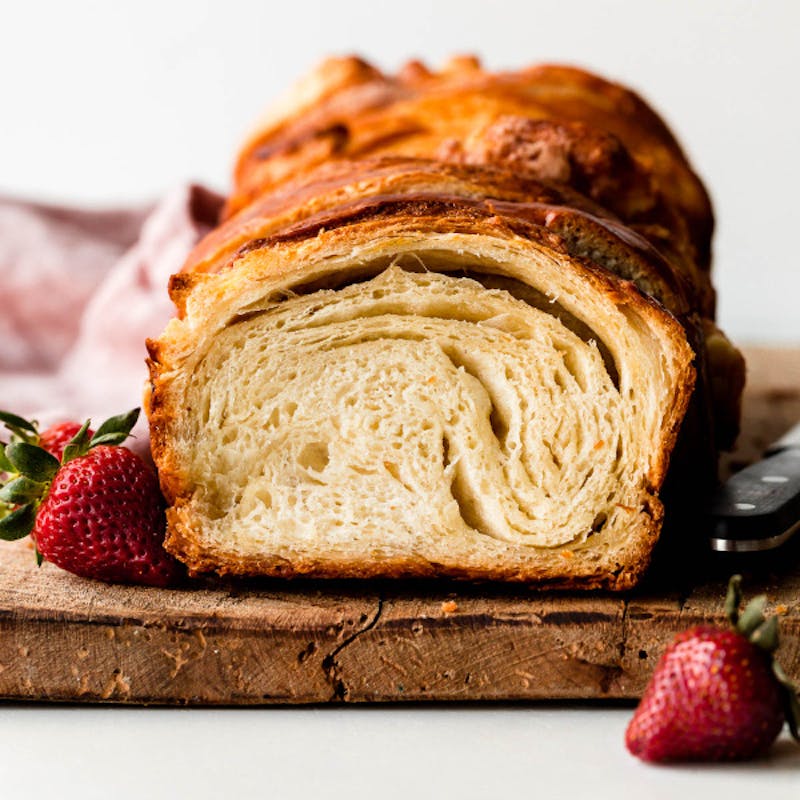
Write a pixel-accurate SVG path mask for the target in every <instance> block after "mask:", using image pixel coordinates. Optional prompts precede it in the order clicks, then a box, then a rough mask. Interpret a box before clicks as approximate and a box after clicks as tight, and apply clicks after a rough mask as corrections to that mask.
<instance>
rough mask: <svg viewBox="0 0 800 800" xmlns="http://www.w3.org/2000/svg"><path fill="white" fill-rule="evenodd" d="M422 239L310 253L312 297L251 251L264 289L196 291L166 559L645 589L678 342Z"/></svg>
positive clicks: (255, 285)
mask: <svg viewBox="0 0 800 800" xmlns="http://www.w3.org/2000/svg"><path fill="white" fill-rule="evenodd" d="M414 238H416V239H417V241H414ZM420 239H421V237H419V235H417V237H412V236H406V237H405V239H400V240H395V241H394V242H386V241H384V242H380V243H374V242H372V243H367V242H364V241H362V242H360V243H356V242H351V243H350V252H348V253H341V252H340V253H337V252H336V248H335V247H333V248H329V249H327V250H326V251H325V252H319V251H318V245H319V242H315V243H314V244H315V247H314V248H312V249H316V250H317V252H313V253H309V254H308V257H309V259H310V262H309V263H304V264H303V268H302V269H301V270H299V272H300V273H301V274H302V275H303V276H304V279H305V286H304V287H298V286H297V285H296V283H295V282H293V281H292V279H291V277H289V276H291V274H293V273H291V272H290V273H289V276H287V275H286V274H285V273H283V271H282V270H281V268H280V264H276V263H275V255H276V254H275V253H263V254H261V253H254V254H250V256H249V259H250V261H251V262H252V266H251V267H250V269H251V270H252V274H251V279H252V283H251V289H250V291H249V292H243V291H242V290H241V286H240V285H238V284H237V282H236V275H237V272H235V271H234V272H232V273H230V274H229V275H227V276H226V275H220V276H214V277H213V278H209V277H206V276H203V277H204V278H205V281H207V283H206V284H205V285H203V281H201V283H200V284H198V285H196V286H195V287H194V288H193V292H192V294H191V299H192V301H193V302H192V303H190V306H189V308H188V312H189V313H188V316H187V319H185V320H180V321H178V320H175V321H173V323H171V328H172V330H171V331H168V332H169V333H170V341H171V342H176V341H177V342H180V341H181V340H183V339H184V338H185V340H186V341H187V342H191V346H190V347H187V348H184V347H182V346H180V344H179V345H178V348H177V350H176V353H178V354H179V355H178V358H179V360H180V361H181V362H182V363H181V368H180V370H179V371H173V372H171V373H170V372H168V371H167V366H168V364H169V362H170V359H171V358H172V356H171V355H170V352H169V351H167V350H166V349H165V350H162V351H160V354H159V358H160V359H161V360H162V370H161V380H162V381H164V380H167V381H170V382H171V384H172V385H171V387H170V396H171V398H172V400H171V405H170V408H169V410H168V413H165V414H163V415H160V414H159V413H158V412H157V410H156V412H155V413H154V424H155V425H157V426H158V425H160V424H167V425H168V426H169V441H170V447H169V450H168V451H167V450H166V449H162V450H161V451H159V452H158V453H157V455H158V457H159V458H160V459H161V461H162V469H163V471H164V473H166V474H173V475H174V476H175V477H176V479H175V480H173V482H172V483H171V484H170V483H169V482H168V487H170V488H171V493H172V494H173V495H174V498H173V499H174V505H173V508H172V509H171V511H170V518H171V526H170V547H171V548H172V549H173V551H175V552H177V553H179V554H180V555H181V557H182V558H184V559H185V560H186V561H187V562H188V563H190V565H192V566H193V567H194V568H196V569H204V568H208V567H209V566H213V568H215V569H217V570H220V569H221V571H228V572H244V573H257V574H264V573H266V574H289V575H291V574H313V575H336V576H371V575H393V574H405V575H409V574H410V575H432V574H449V575H455V576H462V577H478V578H481V577H485V578H507V579H520V580H538V581H543V582H549V583H551V584H554V585H560V584H563V585H567V584H571V585H581V584H584V585H607V586H622V585H628V584H629V583H630V582H631V581H632V580H634V579H635V577H636V576H637V575H638V574H639V572H640V571H641V570H642V569H643V568H644V566H645V564H646V562H647V554H648V553H649V550H650V548H651V546H652V542H653V539H654V537H655V536H656V534H657V530H658V523H659V521H660V515H661V508H660V504H659V502H658V500H657V499H656V498H655V489H656V488H657V487H658V485H659V484H660V482H661V480H662V479H663V472H664V470H665V467H666V463H665V459H664V452H665V447H666V448H668V447H669V443H670V442H671V441H672V439H674V435H675V430H676V428H677V424H678V421H679V419H680V416H681V414H682V412H683V409H684V407H685V402H686V397H687V396H688V392H687V386H690V383H691V377H692V370H691V366H690V362H691V359H692V353H691V351H690V349H689V348H688V346H686V344H685V342H684V341H683V340H682V337H681V335H680V327H679V326H678V325H677V323H675V322H674V320H671V318H669V317H668V316H667V315H665V314H663V312H661V311H659V310H656V309H654V308H652V307H651V306H649V305H648V304H646V303H642V302H641V301H640V298H639V296H638V295H637V294H636V293H635V291H631V292H629V297H627V298H625V297H624V296H619V295H616V294H614V293H613V292H611V291H610V287H605V288H606V289H607V290H608V291H607V292H606V293H603V292H598V291H597V286H593V285H592V283H593V281H592V279H591V276H587V275H586V274H583V275H581V274H578V273H580V272H581V271H582V268H580V267H577V268H576V266H575V265H574V264H573V263H572V262H570V261H569V260H568V259H565V258H564V257H563V256H558V255H556V254H554V253H547V252H546V251H541V250H538V249H536V248H533V247H531V245H530V243H527V242H525V243H523V242H521V241H520V242H517V243H516V247H513V246H512V247H510V248H509V247H508V245H506V247H505V248H503V247H498V243H497V242H495V241H493V240H492V239H491V237H485V240H484V241H483V242H482V243H480V244H479V246H476V244H478V243H476V241H475V240H474V237H459V236H456V235H444V236H438V237H435V236H434V237H432V236H427V237H424V239H422V240H421V241H420ZM359 245H360V246H359ZM515 250H516V251H517V252H516V253H515V252H514V251H515ZM470 251H471V252H470ZM292 253H293V255H294V257H295V258H302V255H301V254H300V253H299V252H298V251H297V250H296V249H294V250H293V251H292ZM515 255H516V257H517V260H516V261H515V258H514V257H515ZM487 256H488V257H487ZM387 262H388V263H387ZM295 266H296V265H295ZM239 269H240V270H241V269H242V267H240V268H239ZM245 269H246V268H245ZM294 274H296V272H295V273H294ZM273 276H274V277H273ZM309 279H311V280H310V281H309ZM295 280H296V279H295ZM597 280H600V282H601V283H602V280H601V279H600V278H596V279H595V281H597ZM315 283H316V284H317V286H319V287H324V286H325V285H326V284H328V285H330V284H333V285H332V286H331V287H330V288H316V286H315V285H314V284H315ZM234 284H237V285H234ZM297 290H299V291H301V292H302V293H298V291H297ZM204 291H213V303H212V302H205V300H204V299H203V297H202V295H203V292H204ZM229 297H230V299H228V298H229ZM194 314H197V316H198V319H199V317H201V316H202V317H204V319H203V321H202V324H199V325H198V324H197V322H196V320H193V316H194ZM186 487H191V488H190V490H189V491H188V492H186V491H185V489H186Z"/></svg>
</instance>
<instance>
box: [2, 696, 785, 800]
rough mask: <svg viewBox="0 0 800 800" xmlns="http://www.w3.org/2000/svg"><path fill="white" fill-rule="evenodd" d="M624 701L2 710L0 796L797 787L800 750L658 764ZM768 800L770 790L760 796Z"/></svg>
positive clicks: (582, 793)
mask: <svg viewBox="0 0 800 800" xmlns="http://www.w3.org/2000/svg"><path fill="white" fill-rule="evenodd" d="M630 716H631V709H630V708H628V707H625V708H620V707H608V706H606V707H603V706H588V705H584V704H579V705H575V704H557V705H551V704H546V705H529V706H482V707H481V706H435V707H434V706H431V707H426V706H415V707H402V706H395V707H386V706H384V707H348V708H286V707H283V708H247V709H185V708H179V709H166V708H122V707H108V706H103V707H79V706H64V707H59V706H48V705H17V704H5V705H3V704H0V731H1V732H2V739H3V741H2V745H0V797H2V798H3V800H17V799H18V798H25V799H26V800H27V799H28V798H32V799H34V800H35V799H36V798H40V797H41V798H59V800H72V798H75V799H76V800H77V799H78V798H80V799H81V800H93V799H94V798H98V799H100V798H102V799H103V800H128V799H129V798H130V800H134V799H135V800H160V798H180V797H191V798H193V800H202V798H229V797H230V798H249V797H263V798H270V799H271V800H283V799H284V798H286V799H289V800H291V798H304V799H306V798H309V799H311V798H313V799H314V800H317V799H318V798H347V799H348V800H358V799H359V798H368V799H369V800H378V798H380V799H381V800H392V799H393V798H403V800H407V799H408V798H412V799H413V800H417V798H420V799H421V798H432V797H436V798H450V797H452V798H458V799H459V800H470V798H492V800H499V798H504V797H526V798H538V797H544V798H548V800H554V799H555V798H562V797H563V798H575V799H577V800H579V799H580V798H588V797H592V798H601V799H602V798H614V799H615V800H621V799H622V798H627V797H635V798H642V799H643V800H661V798H664V800H675V799H676V798H680V800H691V798H702V800H710V799H711V798H723V797H724V798H725V800H739V798H742V799H743V798H748V800H752V798H754V797H758V795H759V792H764V793H767V792H768V796H769V798H770V799H771V800H782V798H792V800H796V798H797V797H798V796H800V747H798V746H796V745H795V744H794V743H792V742H791V741H790V740H789V738H788V735H787V734H786V733H784V735H783V736H782V737H781V739H779V741H778V742H777V743H776V745H775V747H774V749H773V751H772V752H771V753H770V755H769V757H768V758H766V759H763V760H761V761H758V762H753V763H747V764H736V765H726V766H714V765H706V766H691V767H664V766H659V767H654V766H649V765H645V764H642V763H640V762H639V761H637V760H636V759H634V758H633V757H631V756H630V755H628V753H627V751H626V750H625V748H624V745H623V734H624V731H625V726H626V725H627V722H628V719H629V718H630ZM765 796H766V794H765Z"/></svg>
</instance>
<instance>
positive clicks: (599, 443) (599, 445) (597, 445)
mask: <svg viewBox="0 0 800 800" xmlns="http://www.w3.org/2000/svg"><path fill="white" fill-rule="evenodd" d="M605 445H606V443H605V442H604V441H603V440H602V439H600V440H598V441H596V442H595V443H594V449H595V450H600V449H601V448H602V447H605Z"/></svg>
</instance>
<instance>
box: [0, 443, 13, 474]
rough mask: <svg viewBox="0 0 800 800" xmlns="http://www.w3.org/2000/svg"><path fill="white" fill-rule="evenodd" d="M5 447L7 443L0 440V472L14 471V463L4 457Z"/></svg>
mask: <svg viewBox="0 0 800 800" xmlns="http://www.w3.org/2000/svg"><path fill="white" fill-rule="evenodd" d="M6 447H8V445H7V444H5V442H0V472H16V470H15V469H14V465H13V464H12V463H11V462H10V461H9V460H8V458H7V457H6Z"/></svg>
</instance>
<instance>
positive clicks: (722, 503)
mask: <svg viewBox="0 0 800 800" xmlns="http://www.w3.org/2000/svg"><path fill="white" fill-rule="evenodd" d="M711 517H712V523H713V533H712V547H714V549H717V550H725V549H750V548H745V547H741V548H740V547H737V546H736V543H737V542H743V541H744V540H747V541H750V542H753V543H754V545H753V547H752V549H760V548H759V547H758V544H757V543H758V542H759V541H760V542H762V544H763V546H764V547H774V546H777V545H778V544H780V543H781V542H783V541H785V539H787V538H789V536H790V535H791V533H792V532H793V529H794V528H796V527H797V522H798V520H800V449H796V448H789V449H786V450H781V451H779V452H778V453H776V454H774V455H772V456H769V457H768V458H765V459H764V460H763V461H758V462H757V463H755V464H752V465H751V466H749V467H745V468H744V469H743V470H741V472H737V473H736V474H735V475H734V476H733V477H732V478H731V479H730V480H729V481H728V482H727V483H725V484H724V485H723V486H722V487H721V488H720V489H719V490H718V492H717V494H716V495H715V497H714V500H713V502H712V506H711ZM726 541H727V542H731V543H732V546H731V548H727V547H726V546H725V542H726Z"/></svg>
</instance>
